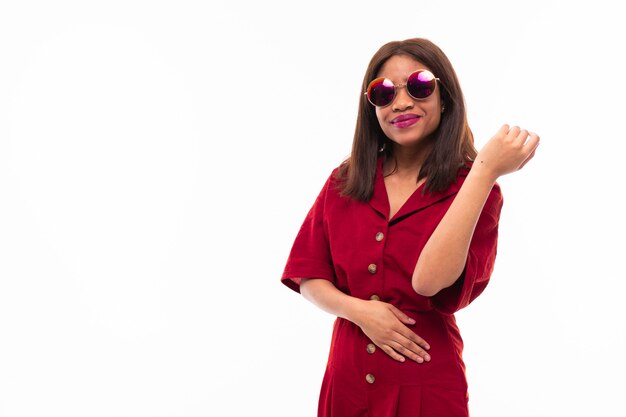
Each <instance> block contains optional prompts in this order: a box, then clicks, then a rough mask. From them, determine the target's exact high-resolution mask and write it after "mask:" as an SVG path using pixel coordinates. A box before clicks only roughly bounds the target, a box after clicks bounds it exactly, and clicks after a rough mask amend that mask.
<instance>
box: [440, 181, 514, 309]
mask: <svg viewBox="0 0 626 417" xmlns="http://www.w3.org/2000/svg"><path fill="white" fill-rule="evenodd" d="M502 204H503V199H502V193H501V191H500V187H499V186H498V184H495V185H494V187H493V188H492V189H491V192H490V194H489V197H488V198H487V201H486V202H485V206H484V207H483V211H482V213H481V215H480V217H479V219H478V223H477V224H476V228H475V229H474V235H473V237H472V241H471V242H470V247H469V251H468V254H467V261H466V263H465V269H464V270H463V274H462V275H461V277H460V278H459V279H458V280H457V281H456V282H455V283H454V284H453V285H452V286H450V287H448V288H444V289H443V290H441V291H439V292H438V293H437V294H435V295H434V296H433V297H431V301H432V303H433V306H434V307H435V308H436V309H437V310H439V311H440V312H442V313H444V314H453V313H455V312H456V311H458V310H460V309H462V308H464V307H467V306H468V305H469V304H470V303H471V302H472V301H474V299H475V298H476V297H478V296H479V295H480V294H481V293H482V292H483V291H484V289H485V288H486V287H487V283H488V282H489V278H490V277H491V273H492V272H493V267H494V264H495V261H496V254H497V247H498V222H499V220H500V212H501V210H502Z"/></svg>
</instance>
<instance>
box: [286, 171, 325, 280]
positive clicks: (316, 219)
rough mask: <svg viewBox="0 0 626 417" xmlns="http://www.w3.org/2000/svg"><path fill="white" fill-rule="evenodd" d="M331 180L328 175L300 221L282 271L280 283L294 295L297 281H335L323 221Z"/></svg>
mask: <svg viewBox="0 0 626 417" xmlns="http://www.w3.org/2000/svg"><path fill="white" fill-rule="evenodd" d="M332 177H333V176H332V175H331V176H330V177H329V178H328V181H326V184H324V187H323V188H322V191H321V192H320V194H319V195H318V196H317V199H316V200H315V203H314V204H313V207H311V209H310V210H309V213H308V214H307V216H306V218H305V219H304V223H302V226H301V227H300V231H299V232H298V235H297V236H296V239H295V241H294V243H293V246H292V248H291V252H290V254H289V257H288V258H287V264H286V266H285V269H284V271H283V275H282V278H281V281H282V283H283V284H285V285H286V286H287V287H289V288H291V289H292V290H294V291H297V292H300V280H301V278H322V279H326V280H329V281H332V282H334V281H335V271H334V268H333V262H332V257H331V254H330V246H329V241H328V229H327V223H326V221H325V217H324V214H325V212H326V210H325V209H326V204H327V201H328V197H329V194H330V193H332V192H334V190H333V189H332V188H331V187H332V185H331V184H332V183H333V181H332Z"/></svg>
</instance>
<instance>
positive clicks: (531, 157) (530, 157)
mask: <svg viewBox="0 0 626 417" xmlns="http://www.w3.org/2000/svg"><path fill="white" fill-rule="evenodd" d="M534 156H535V151H533V152H532V153H531V154H530V155H529V156H528V158H526V159H525V160H524V162H522V165H520V166H519V168H517V169H518V170H520V169H522V168H524V165H526V164H527V163H528V161H530V160H531V159H533V157H534Z"/></svg>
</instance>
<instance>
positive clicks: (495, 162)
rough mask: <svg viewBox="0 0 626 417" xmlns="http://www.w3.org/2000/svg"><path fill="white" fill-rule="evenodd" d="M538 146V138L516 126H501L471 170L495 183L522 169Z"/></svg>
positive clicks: (482, 150)
mask: <svg viewBox="0 0 626 417" xmlns="http://www.w3.org/2000/svg"><path fill="white" fill-rule="evenodd" d="M537 146H539V136H538V135H536V134H535V133H530V132H528V131H527V130H525V129H520V128H519V127H518V126H513V127H509V125H503V126H502V127H501V128H500V130H498V132H496V134H495V135H494V136H493V137H492V138H491V139H490V140H489V141H488V142H487V144H485V146H484V147H483V148H482V149H481V150H480V152H479V153H478V155H477V156H476V159H475V161H474V167H473V168H472V169H477V170H480V171H481V172H484V173H486V174H487V175H489V177H490V179H492V180H493V181H495V180H496V179H497V178H498V177H500V176H502V175H505V174H509V173H511V172H515V171H518V170H520V169H522V167H523V166H524V165H526V163H527V162H528V161H530V160H531V159H532V158H533V156H535V150H536V149H537Z"/></svg>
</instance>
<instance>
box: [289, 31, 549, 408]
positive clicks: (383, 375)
mask: <svg viewBox="0 0 626 417" xmlns="http://www.w3.org/2000/svg"><path fill="white" fill-rule="evenodd" d="M363 91H364V95H363V97H362V98H361V100H360V104H359V112H358V119H357V126H356V131H355V135H354V142H353V147H352V153H351V155H350V157H349V158H348V159H347V160H346V161H344V163H343V164H341V166H340V167H339V168H337V169H336V170H335V171H333V173H332V174H331V175H330V177H329V179H328V181H327V182H326V184H325V185H324V187H323V189H322V191H321V193H320V194H319V196H318V198H317V200H316V201H315V204H314V205H313V207H312V208H311V210H310V212H309V213H308V215H307V217H306V219H305V221H304V224H303V225H302V228H301V229H300V232H299V233H298V235H297V237H296V239H295V242H294V245H293V248H292V250H291V253H290V256H289V259H288V261H287V265H286V267H285V271H284V273H283V276H282V282H283V283H284V284H286V285H287V286H288V287H290V288H292V289H293V290H296V291H299V292H301V293H302V295H303V296H304V297H305V298H306V299H308V300H309V301H311V302H313V303H314V304H316V305H317V306H319V307H320V308H321V309H323V310H325V311H327V312H329V313H331V314H334V315H336V316H337V320H336V321H335V325H334V330H333V337H332V342H331V348H330V355H329V359H328V365H327V369H326V374H325V376H324V380H323V383H322V389H321V394H320V401H319V409H318V415H319V416H333V417H348V416H375V417H387V416H437V417H444V416H467V415H468V408H467V398H468V397H467V383H466V379H465V366H464V364H463V360H462V349H463V342H462V339H461V336H460V334H459V330H458V328H457V326H456V323H455V319H454V312H456V311H458V310H459V309H461V308H463V307H465V306H467V305H468V304H469V303H470V302H471V301H472V300H473V299H475V298H476V297H477V296H478V295H479V294H480V293H481V292H482V291H483V290H484V289H485V286H486V285H487V282H488V280H489V277H490V275H491V272H492V270H493V266H494V261H495V256H496V247H497V237H498V220H499V216H500V210H501V207H502V195H501V193H500V188H499V186H498V185H497V183H496V180H497V179H498V178H499V177H500V176H501V175H504V174H507V173H511V172H513V171H516V170H519V169H520V168H521V167H523V166H524V164H526V162H528V161H529V160H530V159H531V158H532V157H533V156H534V153H535V149H536V148H537V146H538V144H539V137H538V136H537V135H535V134H532V133H529V132H528V131H526V130H522V129H520V128H519V127H509V126H508V125H504V126H502V127H501V128H500V130H498V132H497V133H496V134H495V135H494V137H493V138H492V139H491V140H490V141H489V142H488V143H487V144H486V145H485V146H484V148H483V149H482V150H481V151H480V152H479V153H478V154H477V152H476V150H475V148H474V145H473V137H472V133H471V130H470V129H469V126H468V124H467V117H466V111H465V104H464V99H463V94H462V92H461V88H460V86H459V82H458V79H457V77H456V74H455V72H454V69H453V67H452V65H451V63H450V61H449V60H448V58H447V57H446V55H445V54H444V53H443V52H442V51H441V49H439V47H437V46H436V45H434V44H433V43H432V42H430V41H428V40H426V39H408V40H405V41H398V42H390V43H388V44H386V45H384V46H382V47H381V48H380V49H379V50H378V51H377V52H376V54H375V55H374V56H373V57H372V59H371V61H370V64H369V66H368V68H367V71H366V73H365V77H364V80H363Z"/></svg>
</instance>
